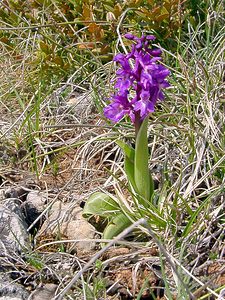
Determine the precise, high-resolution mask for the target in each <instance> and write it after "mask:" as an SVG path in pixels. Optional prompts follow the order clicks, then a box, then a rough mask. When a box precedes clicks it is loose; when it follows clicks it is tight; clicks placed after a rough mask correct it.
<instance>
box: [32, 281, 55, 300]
mask: <svg viewBox="0 0 225 300" xmlns="http://www.w3.org/2000/svg"><path fill="white" fill-rule="evenodd" d="M56 289H57V285H56V284H53V283H47V284H45V285H44V286H40V287H37V288H36V290H35V291H34V292H33V293H32V294H31V295H30V297H29V298H28V300H50V299H52V298H54V296H55V291H56Z"/></svg>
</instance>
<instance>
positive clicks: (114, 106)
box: [104, 33, 170, 127]
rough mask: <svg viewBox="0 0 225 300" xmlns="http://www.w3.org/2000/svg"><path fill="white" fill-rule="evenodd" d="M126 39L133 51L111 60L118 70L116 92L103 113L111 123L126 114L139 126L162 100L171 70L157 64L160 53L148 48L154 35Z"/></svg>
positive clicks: (127, 35)
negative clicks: (117, 64) (117, 65)
mask: <svg viewBox="0 0 225 300" xmlns="http://www.w3.org/2000/svg"><path fill="white" fill-rule="evenodd" d="M125 38H126V39H128V40H131V41H133V45H132V49H131V51H130V52H129V53H128V54H121V53H119V54H117V55H116V56H115V57H114V61H115V62H117V63H119V64H120V66H121V67H120V68H119V69H118V71H117V72H116V80H115V89H116V92H115V94H114V95H112V97H111V103H110V104H109V105H108V106H106V107H105V109H104V114H105V116H106V117H107V118H108V119H110V120H111V121H112V122H114V123H116V122H118V121H120V120H121V119H122V118H123V117H124V116H125V115H128V116H129V117H130V118H131V121H132V122H133V123H135V126H136V125H138V126H139V125H140V122H142V121H143V120H144V119H145V118H146V117H147V116H148V115H149V114H150V113H151V112H153V111H154V107H155V105H156V102H157V101H158V100H163V98H164V94H163V91H162V89H164V88H167V87H169V83H168V81H167V80H166V77H167V76H168V75H169V74H170V71H169V70H168V69H167V68H166V67H164V66H163V65H162V64H160V63H159V61H160V60H161V55H162V51H161V50H160V49H158V48H152V47H151V42H152V41H153V40H155V37H154V36H153V35H147V36H145V35H142V36H141V38H138V37H136V36H134V35H133V34H130V33H127V34H125ZM137 123H139V124H137ZM138 126H137V127H138Z"/></svg>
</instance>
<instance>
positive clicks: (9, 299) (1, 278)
mask: <svg viewBox="0 0 225 300" xmlns="http://www.w3.org/2000/svg"><path fill="white" fill-rule="evenodd" d="M28 297H29V293H28V291H27V290H25V288H23V287H22V286H20V285H19V284H17V283H15V282H11V280H10V279H9V277H8V276H7V275H6V274H5V273H0V300H27V299H28Z"/></svg>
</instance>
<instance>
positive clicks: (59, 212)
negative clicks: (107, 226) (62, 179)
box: [40, 202, 96, 255]
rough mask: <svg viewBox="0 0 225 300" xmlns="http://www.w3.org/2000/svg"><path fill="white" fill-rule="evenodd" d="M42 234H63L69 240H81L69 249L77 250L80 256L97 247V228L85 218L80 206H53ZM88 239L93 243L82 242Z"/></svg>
mask: <svg viewBox="0 0 225 300" xmlns="http://www.w3.org/2000/svg"><path fill="white" fill-rule="evenodd" d="M41 232H42V233H40V235H45V234H50V233H51V234H52V233H53V234H55V235H56V236H59V234H61V235H62V236H65V237H66V239H69V240H76V239H79V240H80V241H77V242H74V243H71V244H70V247H69V248H70V249H69V251H70V252H71V251H72V252H73V251H74V250H76V252H77V254H78V255H79V254H84V253H88V252H90V251H91V250H93V249H95V247H96V242H95V240H94V238H95V236H96V231H95V228H94V226H92V225H91V224H90V223H88V221H87V220H86V219H85V218H83V216H82V208H80V207H79V206H76V207H71V204H62V203H60V202H56V203H55V204H54V205H53V206H52V209H51V214H50V217H49V218H48V220H46V221H45V223H44V224H43V226H42V228H41ZM86 239H89V240H92V241H82V240H86ZM67 246H68V245H67Z"/></svg>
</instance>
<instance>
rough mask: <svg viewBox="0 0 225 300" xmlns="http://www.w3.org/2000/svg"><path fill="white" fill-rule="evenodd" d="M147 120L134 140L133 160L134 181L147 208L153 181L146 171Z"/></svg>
mask: <svg viewBox="0 0 225 300" xmlns="http://www.w3.org/2000/svg"><path fill="white" fill-rule="evenodd" d="M147 129H148V118H145V119H144V121H143V122H142V124H141V127H140V129H139V132H138V134H137V138H136V147H135V158H134V179H135V184H136V186H137V190H138V193H139V194H140V196H141V197H142V198H143V199H142V201H141V202H142V204H143V205H144V206H148V201H151V197H152V194H153V180H152V176H151V174H150V172H149V169H148V138H147Z"/></svg>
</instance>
